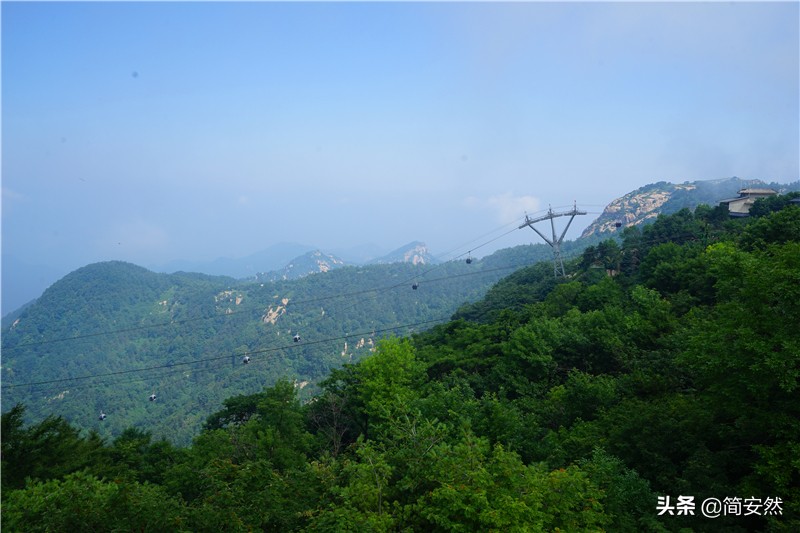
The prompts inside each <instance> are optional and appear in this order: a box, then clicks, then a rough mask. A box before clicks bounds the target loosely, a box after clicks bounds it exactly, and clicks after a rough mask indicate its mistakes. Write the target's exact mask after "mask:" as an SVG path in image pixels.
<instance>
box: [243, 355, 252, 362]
mask: <svg viewBox="0 0 800 533" xmlns="http://www.w3.org/2000/svg"><path fill="white" fill-rule="evenodd" d="M249 362H250V356H249V355H245V356H244V358H242V363H244V364H247V363H249Z"/></svg>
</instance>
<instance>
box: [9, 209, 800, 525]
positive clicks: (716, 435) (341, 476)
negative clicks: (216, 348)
mask: <svg viewBox="0 0 800 533" xmlns="http://www.w3.org/2000/svg"><path fill="white" fill-rule="evenodd" d="M795 196H796V195H795ZM790 198H791V196H778V197H772V198H769V199H765V200H759V201H758V202H757V203H756V205H755V206H754V208H753V211H752V215H753V216H752V217H750V218H748V219H737V220H731V219H728V217H727V213H726V212H725V211H724V210H723V209H721V208H710V207H707V206H699V207H698V208H697V209H696V210H694V212H692V211H689V210H682V211H679V212H678V213H675V214H673V215H669V216H660V217H658V219H656V221H655V222H654V223H653V224H650V225H648V226H644V227H642V228H638V227H632V228H627V229H626V230H625V231H624V232H623V234H622V235H621V238H620V239H618V240H606V241H602V242H599V243H598V244H596V245H594V246H590V247H588V248H586V249H585V250H584V251H583V253H582V254H581V255H580V256H579V257H576V258H574V259H573V260H571V261H570V262H569V264H568V269H567V270H568V272H569V275H568V276H567V277H566V278H561V279H554V278H553V272H552V264H551V263H549V262H542V263H539V264H536V265H533V266H531V267H527V268H524V269H522V270H519V271H517V272H515V273H514V274H512V275H511V276H509V277H507V278H504V279H503V280H501V281H500V282H498V283H497V284H496V285H495V286H494V287H492V289H491V290H489V292H488V293H487V294H486V296H485V298H483V299H481V300H480V301H478V302H475V303H472V304H466V305H464V306H462V307H461V308H460V309H459V310H458V311H457V312H456V314H455V316H454V317H453V320H451V321H449V322H447V323H445V324H441V325H438V326H436V327H434V328H432V329H430V330H428V331H426V332H423V333H418V334H414V335H412V336H410V337H404V338H399V337H398V338H393V339H387V340H384V341H382V342H381V343H380V344H379V345H378V348H377V350H376V351H375V352H374V353H373V354H372V355H370V356H368V357H365V358H363V359H362V360H360V361H358V362H355V363H353V364H346V365H344V366H342V367H340V368H334V369H333V370H331V371H330V373H329V375H328V377H327V379H325V380H323V381H322V382H321V383H320V384H319V390H318V394H317V395H316V396H314V397H313V398H311V399H302V398H301V397H300V396H299V395H298V387H297V386H295V384H294V383H293V382H292V381H289V380H280V381H278V382H277V383H275V384H274V385H273V386H270V387H266V388H264V389H263V390H261V391H258V392H255V393H253V394H245V395H235V396H231V397H229V398H228V399H226V400H225V401H224V404H223V407H222V409H220V410H218V411H217V412H215V413H214V414H212V415H210V416H208V417H207V418H206V420H205V422H204V426H203V431H202V432H201V433H200V434H198V435H197V436H196V437H195V438H194V440H193V441H192V443H191V444H190V445H187V446H176V445H175V444H173V443H171V442H169V441H167V440H165V439H155V438H154V437H153V435H152V433H151V432H149V431H147V430H146V429H144V428H129V429H127V430H125V431H124V432H122V433H121V434H120V435H119V436H117V437H115V438H113V439H112V440H108V439H104V438H103V437H101V436H100V435H99V434H98V433H97V432H95V431H88V432H87V431H80V430H78V429H76V428H75V427H74V426H73V425H71V424H70V423H69V422H67V421H66V420H65V419H63V418H61V417H58V416H52V417H49V418H47V419H45V420H43V421H41V422H38V423H35V424H27V425H26V424H25V422H24V416H25V407H24V405H22V404H18V405H16V406H15V407H13V408H12V409H10V410H8V411H7V412H6V413H4V414H3V417H2V437H3V438H2V509H3V513H2V518H3V527H4V528H5V529H7V530H8V531H25V532H32V531H134V530H136V531H252V530H269V531H302V530H304V531H359V532H360V531H623V532H625V531H631V532H632V531H734V532H735V531H800V461H798V458H800V401H798V387H799V386H800V382H799V381H800V329H799V328H798V324H800V207H798V206H797V205H796V204H792V203H791V202H790V201H789V200H790ZM713 499H717V500H718V502H719V503H720V505H721V507H720V508H719V509H717V511H718V512H717V513H716V514H717V516H716V517H714V518H711V517H707V516H704V513H706V514H713V512H712V511H713V509H711V508H707V507H706V506H705V503H706V502H708V501H712V502H713V501H714V500H713ZM709 509H711V510H709Z"/></svg>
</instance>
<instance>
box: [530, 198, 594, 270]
mask: <svg viewBox="0 0 800 533" xmlns="http://www.w3.org/2000/svg"><path fill="white" fill-rule="evenodd" d="M585 214H586V211H579V210H578V206H577V204H573V206H572V209H571V210H570V211H565V212H563V213H553V208H552V207H548V209H547V214H546V215H544V216H540V217H538V218H528V215H525V223H524V224H523V225H521V226H520V227H519V229H522V228H524V227H525V226H528V227H530V228H531V229H532V230H533V231H535V232H536V233H538V234H539V236H540V237H541V238H542V239H544V242H546V243H547V244H549V245H550V246H551V247H552V248H553V274H554V275H555V277H558V276H559V275H561V276H566V273H565V272H564V260H563V259H562V258H561V243H562V241H563V240H564V235H566V234H567V230H568V229H569V225H570V224H572V220H573V219H574V218H575V215H585ZM565 216H568V217H569V222H567V227H565V228H564V231H562V232H561V236H560V237H556V225H555V222H553V219H554V218H556V217H565ZM548 219H549V220H550V227H551V228H552V230H553V239H552V240H551V239H548V238H547V237H545V236H544V234H543V233H542V232H541V231H539V230H538V229H536V228H535V227H533V225H534V224H535V223H537V222H541V221H542V220H548Z"/></svg>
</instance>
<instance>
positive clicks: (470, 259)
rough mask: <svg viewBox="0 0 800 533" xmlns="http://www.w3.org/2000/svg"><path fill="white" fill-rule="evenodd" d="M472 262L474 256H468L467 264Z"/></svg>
mask: <svg viewBox="0 0 800 533" xmlns="http://www.w3.org/2000/svg"><path fill="white" fill-rule="evenodd" d="M471 263H472V258H471V257H467V264H468V265H469V264H471Z"/></svg>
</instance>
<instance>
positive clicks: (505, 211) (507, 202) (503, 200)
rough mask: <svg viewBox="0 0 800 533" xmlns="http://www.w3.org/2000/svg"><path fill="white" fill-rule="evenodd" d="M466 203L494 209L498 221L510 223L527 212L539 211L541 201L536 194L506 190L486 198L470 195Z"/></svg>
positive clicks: (490, 209)
mask: <svg viewBox="0 0 800 533" xmlns="http://www.w3.org/2000/svg"><path fill="white" fill-rule="evenodd" d="M464 205H465V206H466V207H470V208H479V209H485V210H489V211H493V212H494V214H495V217H496V218H497V220H498V222H500V223H502V224H508V223H511V222H513V221H515V220H521V219H522V218H523V217H524V216H525V213H526V212H527V213H529V214H530V213H533V212H536V211H538V210H539V206H540V205H541V201H540V200H539V199H538V198H536V197H535V196H530V195H522V196H517V195H514V194H513V193H510V192H506V193H503V194H497V195H494V196H490V197H489V198H486V199H482V198H477V197H475V196H470V197H467V198H465V199H464Z"/></svg>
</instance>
